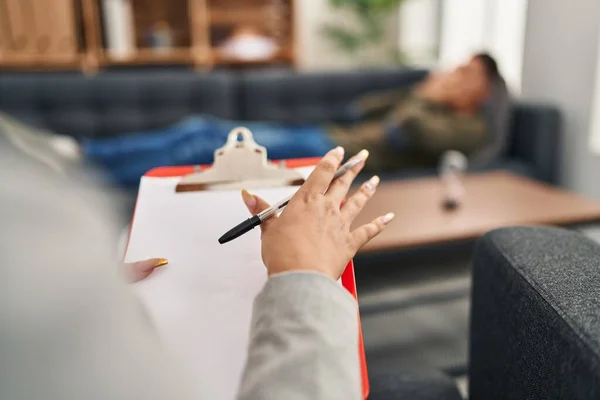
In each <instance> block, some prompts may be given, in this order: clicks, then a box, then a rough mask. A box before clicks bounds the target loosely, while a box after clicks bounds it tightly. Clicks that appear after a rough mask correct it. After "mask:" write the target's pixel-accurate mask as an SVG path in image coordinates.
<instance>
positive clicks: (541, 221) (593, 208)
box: [355, 172, 600, 252]
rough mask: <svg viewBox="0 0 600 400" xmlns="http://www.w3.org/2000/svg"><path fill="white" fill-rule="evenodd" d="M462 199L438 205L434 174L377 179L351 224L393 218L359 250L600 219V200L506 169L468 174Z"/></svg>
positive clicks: (439, 195)
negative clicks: (456, 203)
mask: <svg viewBox="0 0 600 400" xmlns="http://www.w3.org/2000/svg"><path fill="white" fill-rule="evenodd" d="M464 183H465V189H466V194H465V196H464V200H463V203H462V205H461V206H460V207H459V208H457V209H456V210H453V211H446V210H444V209H443V208H442V206H441V203H442V199H443V187H442V184H441V182H440V180H439V178H423V179H415V180H404V181H398V182H382V183H381V185H380V186H379V188H378V189H377V193H376V194H375V196H374V197H373V198H372V199H371V201H370V202H369V203H368V204H367V206H366V207H365V209H364V210H363V212H362V213H361V214H360V215H359V216H358V218H357V219H356V221H355V226H356V225H359V224H362V223H365V222H367V221H370V220H372V219H373V218H375V217H377V216H379V215H382V214H385V213H386V212H390V211H391V212H394V213H395V214H396V218H395V219H394V220H393V221H392V223H390V225H389V226H388V227H387V228H386V229H385V231H383V232H382V233H381V234H380V235H379V236H378V237H376V238H375V239H373V240H372V241H371V242H370V243H369V244H367V245H366V246H365V247H364V248H363V250H362V251H361V252H373V251H381V250H392V249H401V248H407V247H419V246H426V245H432V244H437V243H443V242H450V241H457V240H465V239H474V238H476V237H479V236H481V235H483V234H484V233H485V232H487V231H489V230H491V229H495V228H500V227H506V226H515V225H571V224H577V223H583V222H591V221H594V220H600V203H598V202H595V201H591V200H588V199H585V198H583V197H581V196H579V195H577V194H574V193H570V192H567V191H565V190H563V189H559V188H555V187H552V186H548V185H545V184H542V183H539V182H536V181H533V180H531V179H527V178H523V177H520V176H516V175H513V174H510V173H507V172H490V173H481V174H472V175H468V176H467V177H466V178H465V182H464Z"/></svg>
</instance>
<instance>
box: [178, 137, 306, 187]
mask: <svg viewBox="0 0 600 400" xmlns="http://www.w3.org/2000/svg"><path fill="white" fill-rule="evenodd" d="M240 139H241V140H240ZM214 158H215V161H214V163H213V165H212V167H210V168H208V169H206V170H202V169H200V168H199V167H196V171H195V172H194V173H192V174H189V175H186V176H184V177H183V178H181V181H180V182H179V183H178V184H177V186H176V187H175V191H176V192H195V191H202V190H214V189H220V190H227V189H240V188H241V187H244V188H248V189H250V188H256V187H261V188H266V187H280V186H290V185H292V186H293V185H302V184H303V183H304V178H303V176H302V175H301V174H300V173H299V172H298V171H296V170H293V169H288V168H286V167H285V165H284V164H283V163H280V164H279V165H277V164H274V163H270V162H269V161H268V160H267V150H266V149H265V148H264V147H263V146H260V145H258V144H257V143H256V142H255V141H254V137H253V136H252V132H250V130H249V129H248V128H244V127H237V128H234V129H232V130H231V132H229V135H228V136H227V142H226V143H225V145H224V146H223V147H220V148H218V149H217V150H215V157H214Z"/></svg>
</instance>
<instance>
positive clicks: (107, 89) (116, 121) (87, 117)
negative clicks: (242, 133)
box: [0, 70, 237, 137]
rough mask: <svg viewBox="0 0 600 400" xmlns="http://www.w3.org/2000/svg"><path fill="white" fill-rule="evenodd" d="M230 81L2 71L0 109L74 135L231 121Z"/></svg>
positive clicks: (190, 75)
mask: <svg viewBox="0 0 600 400" xmlns="http://www.w3.org/2000/svg"><path fill="white" fill-rule="evenodd" d="M234 92H235V82H234V79H233V77H232V76H231V75H229V74H225V73H218V72H217V73H210V74H198V73H195V72H193V71H181V70H173V71H171V70H161V71H156V70H154V71H151V70H146V71H143V70H142V71H139V70H136V71H111V72H105V73H101V74H99V75H96V76H93V77H86V76H83V75H81V74H79V73H52V74H48V73H2V74H0V111H3V112H7V113H9V114H11V115H12V116H14V117H16V118H18V119H20V120H22V121H24V122H26V123H30V124H33V125H35V126H38V127H43V128H47V129H50V130H53V131H55V132H58V133H62V134H67V135H71V136H74V137H99V136H110V135H116V134H118V133H123V132H131V131H140V130H147V129H154V128H161V127H164V126H167V125H169V124H172V123H174V122H177V121H179V120H181V119H182V118H184V117H186V116H189V115H191V114H199V113H208V114H212V115H215V116H218V117H222V118H236V117H237V114H236V105H235V101H236V100H235V99H236V95H235V93H234Z"/></svg>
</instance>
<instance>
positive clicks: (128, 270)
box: [124, 258, 169, 283]
mask: <svg viewBox="0 0 600 400" xmlns="http://www.w3.org/2000/svg"><path fill="white" fill-rule="evenodd" d="M168 263H169V260H167V259H166V258H151V259H149V260H144V261H136V262H132V263H125V264H124V266H125V276H126V278H127V281H128V282H131V283H133V282H138V281H141V280H142V279H146V278H147V277H148V276H149V275H150V274H151V273H152V271H154V270H155V269H156V268H158V267H162V266H163V265H166V264H168Z"/></svg>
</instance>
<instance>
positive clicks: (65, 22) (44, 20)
mask: <svg viewBox="0 0 600 400" xmlns="http://www.w3.org/2000/svg"><path fill="white" fill-rule="evenodd" d="M102 1H103V0H53V1H52V7H50V8H47V7H49V6H44V7H41V8H40V7H37V5H38V4H37V3H38V2H39V1H38V0H0V4H4V3H3V2H10V4H11V8H10V10H11V12H10V13H8V14H7V15H5V18H7V21H8V22H7V23H6V24H5V25H6V26H4V24H3V30H2V35H3V36H2V37H1V38H0V39H3V40H1V43H0V69H2V68H5V69H6V68H9V69H46V70H48V69H53V70H60V69H80V70H81V71H83V72H89V73H93V72H96V71H98V70H99V69H101V68H103V67H110V66H144V65H190V66H194V67H201V68H210V67H213V66H217V65H229V66H239V67H243V66H245V65H248V66H253V65H268V64H269V63H287V64H294V61H295V57H294V51H293V49H294V48H295V43H294V16H293V13H294V0H280V1H281V6H280V7H279V6H275V5H274V3H271V2H270V1H267V0H256V1H254V0H253V1H250V0H212V1H209V0H177V1H173V0H128V1H129V2H130V4H131V7H132V13H133V15H132V19H133V21H132V22H133V31H132V35H133V37H135V43H136V45H137V46H138V48H137V49H136V50H135V51H134V52H132V53H131V54H130V55H126V56H122V57H119V56H117V57H115V56H114V55H111V53H110V52H109V51H108V50H107V49H106V48H105V46H106V43H103V42H104V37H105V36H106V35H103V29H105V28H106V27H105V26H104V27H103V18H102V11H103V10H102V7H101V2H102ZM54 3H56V4H54ZM6 4H8V3H6ZM13 6H14V7H13ZM0 8H2V7H0ZM2 10H3V11H5V10H4V9H2ZM126 18H127V17H126ZM160 21H166V22H167V26H168V27H171V34H172V42H173V43H174V46H176V47H175V48H173V49H171V50H168V51H166V50H165V51H161V50H155V49H152V48H145V47H142V46H143V45H144V44H145V43H146V42H147V33H148V32H147V31H148V30H149V29H150V28H149V27H152V26H155V25H156V24H157V23H158V22H160ZM247 26H250V27H253V28H258V29H259V30H263V28H264V30H265V31H266V32H264V34H270V33H273V32H276V35H277V41H278V42H279V43H280V45H281V46H285V48H284V49H283V50H281V51H279V52H278V53H277V54H276V55H275V56H273V57H269V58H265V59H260V60H244V59H241V58H235V57H228V56H225V55H223V54H222V53H220V52H219V51H218V49H217V48H216V47H213V46H217V45H218V44H220V43H223V42H224V41H225V40H226V39H227V38H228V37H231V35H232V34H233V32H235V31H236V28H238V27H247ZM7 29H9V32H8V33H6V32H5V30H7ZM271 31H273V32H271ZM39 32H45V34H46V36H47V37H48V38H50V39H49V40H54V42H51V43H55V44H56V43H59V44H60V43H63V42H64V40H65V39H68V40H70V41H71V42H70V43H74V44H76V46H72V47H73V48H69V49H68V50H69V52H66V50H64V49H63V48H59V47H57V46H50V49H51V50H52V51H47V52H45V53H40V52H36V51H35V50H34V49H33V47H32V46H33V45H32V42H31V41H33V40H36V41H37V42H35V43H39V36H40V34H39ZM55 34H56V35H55ZM273 35H275V33H273ZM19 37H27V40H29V42H28V43H27V46H16V45H14V44H13V43H14V42H15V40H14V38H19ZM5 38H12V39H13V40H12V41H9V40H4V39H5ZM61 40H62V42H61Z"/></svg>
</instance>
